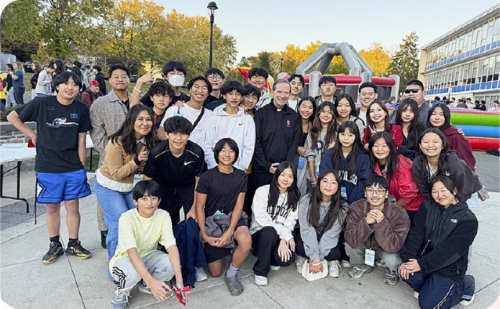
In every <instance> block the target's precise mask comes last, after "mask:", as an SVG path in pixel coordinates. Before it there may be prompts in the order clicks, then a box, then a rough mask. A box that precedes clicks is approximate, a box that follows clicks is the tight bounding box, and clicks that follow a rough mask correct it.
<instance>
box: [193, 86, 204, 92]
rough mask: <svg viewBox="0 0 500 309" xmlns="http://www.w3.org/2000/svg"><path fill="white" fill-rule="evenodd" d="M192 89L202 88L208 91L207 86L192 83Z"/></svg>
mask: <svg viewBox="0 0 500 309" xmlns="http://www.w3.org/2000/svg"><path fill="white" fill-rule="evenodd" d="M193 89H194V90H200V89H201V90H203V91H208V87H207V86H198V85H193Z"/></svg>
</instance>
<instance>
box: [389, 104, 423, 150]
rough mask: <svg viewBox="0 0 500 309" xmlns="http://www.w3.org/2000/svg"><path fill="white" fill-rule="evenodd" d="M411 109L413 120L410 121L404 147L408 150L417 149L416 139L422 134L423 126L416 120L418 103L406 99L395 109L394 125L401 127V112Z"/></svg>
mask: <svg viewBox="0 0 500 309" xmlns="http://www.w3.org/2000/svg"><path fill="white" fill-rule="evenodd" d="M407 108H411V110H412V111H413V115H414V116H413V119H412V120H411V121H410V126H409V127H408V137H407V138H406V147H407V148H408V149H416V148H418V142H417V141H418V138H419V136H420V134H421V133H422V132H424V130H425V127H424V125H423V124H422V123H421V122H420V121H419V120H418V113H419V111H418V103H417V101H415V100H413V99H411V98H406V99H404V100H403V101H401V103H400V104H399V106H398V108H397V109H396V119H395V121H394V123H395V124H397V125H399V126H401V128H402V127H403V112H404V111H405V110H406V109H407Z"/></svg>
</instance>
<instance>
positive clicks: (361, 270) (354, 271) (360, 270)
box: [347, 265, 373, 279]
mask: <svg viewBox="0 0 500 309" xmlns="http://www.w3.org/2000/svg"><path fill="white" fill-rule="evenodd" d="M372 271H373V267H371V266H368V265H363V266H354V267H353V268H351V270H349V272H348V273H347V274H348V275H349V277H351V278H353V279H358V278H361V277H362V276H363V275H364V274H365V273H366V274H369V273H371V272H372Z"/></svg>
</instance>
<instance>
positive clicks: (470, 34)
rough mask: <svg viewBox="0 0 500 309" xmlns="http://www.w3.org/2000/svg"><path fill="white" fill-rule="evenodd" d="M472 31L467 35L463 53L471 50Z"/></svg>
mask: <svg viewBox="0 0 500 309" xmlns="http://www.w3.org/2000/svg"><path fill="white" fill-rule="evenodd" d="M472 32H473V31H472V30H471V31H469V33H468V34H467V43H466V44H467V45H466V46H465V52H468V51H470V50H471V48H472Z"/></svg>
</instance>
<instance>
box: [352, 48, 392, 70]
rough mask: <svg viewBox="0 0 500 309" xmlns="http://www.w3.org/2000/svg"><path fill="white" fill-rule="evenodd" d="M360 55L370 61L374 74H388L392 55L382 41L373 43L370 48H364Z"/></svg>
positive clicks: (367, 61)
mask: <svg viewBox="0 0 500 309" xmlns="http://www.w3.org/2000/svg"><path fill="white" fill-rule="evenodd" d="M359 55H360V56H361V57H362V58H363V59H364V60H365V61H366V63H368V65H369V66H370V67H371V69H372V70H373V74H374V76H386V75H387V68H388V67H389V64H390V63H391V57H389V54H388V53H387V51H385V50H384V48H383V47H382V45H381V44H380V43H377V42H375V43H373V44H372V45H371V46H370V48H368V49H366V50H365V49H362V50H360V51H359Z"/></svg>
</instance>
